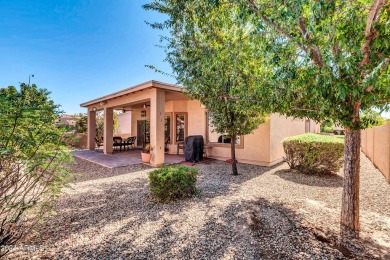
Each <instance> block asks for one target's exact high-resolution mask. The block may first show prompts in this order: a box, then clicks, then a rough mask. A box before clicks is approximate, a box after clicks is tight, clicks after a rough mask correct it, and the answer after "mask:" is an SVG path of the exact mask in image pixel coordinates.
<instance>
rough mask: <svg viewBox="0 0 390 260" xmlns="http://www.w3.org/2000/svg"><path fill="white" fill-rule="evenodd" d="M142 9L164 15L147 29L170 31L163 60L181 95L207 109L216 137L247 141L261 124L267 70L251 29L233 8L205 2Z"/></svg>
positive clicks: (165, 3) (265, 105)
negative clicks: (223, 135)
mask: <svg viewBox="0 0 390 260" xmlns="http://www.w3.org/2000/svg"><path fill="white" fill-rule="evenodd" d="M144 7H145V8H146V9H152V10H156V11H159V12H161V13H164V14H167V15H168V17H169V18H168V19H167V20H166V21H165V22H163V23H155V24H152V27H153V28H158V29H168V30H169V32H170V35H171V37H163V38H162V40H163V41H165V42H166V43H167V45H166V46H165V47H164V48H165V51H166V54H167V58H166V60H167V61H168V62H169V63H170V65H171V67H172V69H173V72H174V74H175V78H176V80H177V81H178V83H179V84H182V85H183V86H184V89H185V92H186V93H187V94H188V95H189V96H190V97H192V98H195V99H198V100H200V102H201V103H202V104H204V105H205V106H206V107H207V109H208V111H209V112H210V115H212V116H211V120H212V122H211V123H212V125H213V127H214V129H215V130H216V131H217V132H219V133H228V134H229V135H230V136H237V135H246V134H249V133H251V132H252V131H253V130H254V129H256V128H257V127H258V125H259V124H260V123H263V122H265V121H266V119H267V114H266V112H268V111H269V110H270V105H269V104H270V103H271V102H270V100H269V99H268V96H270V93H269V91H270V88H267V87H263V86H262V82H263V81H264V78H263V77H260V76H259V75H261V74H263V75H264V73H265V72H266V70H267V69H266V68H265V67H264V66H263V63H262V59H261V54H260V53H258V51H257V46H256V44H255V42H254V41H253V35H254V30H255V28H254V27H253V26H252V25H251V24H250V23H249V22H248V20H246V19H241V18H240V17H239V16H238V9H237V8H236V7H234V6H227V5H220V6H218V7H216V8H215V9H210V8H209V7H210V4H209V2H208V1H154V2H153V3H151V4H149V5H145V6H144ZM259 86H260V87H259ZM255 96H256V97H257V99H256V100H254V98H253V97H255ZM265 97H266V98H265ZM262 98H264V99H263V100H262V101H261V102H259V100H261V99H262Z"/></svg>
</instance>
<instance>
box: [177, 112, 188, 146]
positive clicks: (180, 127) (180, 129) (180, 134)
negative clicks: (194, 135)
mask: <svg viewBox="0 0 390 260" xmlns="http://www.w3.org/2000/svg"><path fill="white" fill-rule="evenodd" d="M185 124H186V116H185V114H176V142H180V141H184V138H185V128H186V125H185Z"/></svg>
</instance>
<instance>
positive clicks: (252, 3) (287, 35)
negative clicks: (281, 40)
mask: <svg viewBox="0 0 390 260" xmlns="http://www.w3.org/2000/svg"><path fill="white" fill-rule="evenodd" d="M249 4H250V5H251V6H252V8H253V11H254V12H255V13H257V14H258V15H260V17H261V19H263V21H264V22H265V23H266V24H268V25H269V26H272V27H273V28H274V29H275V30H277V31H278V32H279V33H280V34H282V35H284V36H285V37H287V38H288V39H289V40H291V41H294V42H295V43H296V44H297V45H298V47H299V48H300V49H301V50H303V51H304V52H306V53H307V52H308V50H307V48H306V47H305V46H304V45H303V43H301V42H300V41H297V40H296V39H294V37H293V36H292V35H291V34H289V33H287V32H286V31H284V30H283V29H282V28H280V27H279V26H278V25H277V24H275V23H273V22H271V21H270V20H269V19H268V18H267V17H265V16H264V15H263V14H261V13H260V10H259V8H257V6H256V4H255V3H254V2H253V1H249Z"/></svg>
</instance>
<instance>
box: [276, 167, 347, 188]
mask: <svg viewBox="0 0 390 260" xmlns="http://www.w3.org/2000/svg"><path fill="white" fill-rule="evenodd" d="M274 174H275V175H277V176H279V177H280V178H282V179H285V180H287V181H291V182H295V183H297V184H301V185H308V186H316V187H334V188H337V187H342V186H343V177H341V176H339V175H336V174H333V175H318V174H316V175H314V174H313V175H309V174H303V173H299V172H295V171H293V170H289V169H285V170H279V171H276V172H275V173H274Z"/></svg>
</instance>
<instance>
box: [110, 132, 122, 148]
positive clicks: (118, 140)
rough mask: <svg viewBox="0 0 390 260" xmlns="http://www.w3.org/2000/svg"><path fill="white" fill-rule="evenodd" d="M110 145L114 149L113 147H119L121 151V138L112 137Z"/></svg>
mask: <svg viewBox="0 0 390 260" xmlns="http://www.w3.org/2000/svg"><path fill="white" fill-rule="evenodd" d="M112 145H113V147H114V149H115V147H119V151H122V145H123V143H122V138H121V137H118V136H116V137H113V144H112Z"/></svg>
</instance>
